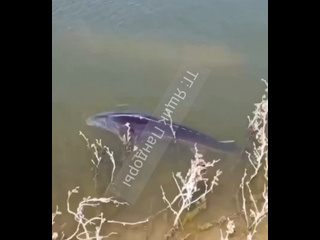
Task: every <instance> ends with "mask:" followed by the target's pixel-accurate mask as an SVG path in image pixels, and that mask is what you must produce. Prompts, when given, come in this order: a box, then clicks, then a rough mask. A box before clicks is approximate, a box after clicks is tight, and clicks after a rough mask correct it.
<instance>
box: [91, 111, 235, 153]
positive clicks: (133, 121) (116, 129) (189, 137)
mask: <svg viewBox="0 0 320 240" xmlns="http://www.w3.org/2000/svg"><path fill="white" fill-rule="evenodd" d="M86 123H87V125H89V126H95V127H99V128H102V129H104V130H106V131H109V132H112V133H114V134H116V135H117V136H118V137H119V138H120V139H121V140H122V141H125V139H124V138H125V136H126V133H128V134H130V141H131V143H132V144H133V145H135V144H136V141H137V139H138V138H140V137H141V138H143V137H148V136H150V131H149V130H148V129H151V128H149V127H152V128H153V127H158V128H159V129H161V130H162V131H163V132H164V133H163V139H168V140H174V141H175V142H179V143H182V144H184V145H187V146H189V147H190V148H194V144H195V143H197V146H198V147H200V148H201V147H202V148H206V149H209V150H211V151H215V152H222V153H237V152H239V150H240V149H239V148H238V147H237V145H236V143H235V141H219V140H217V139H214V138H213V137H211V136H209V135H207V134H205V133H202V132H200V131H197V130H195V129H192V128H190V127H187V126H185V125H182V124H178V123H175V122H172V123H171V124H170V122H169V123H167V124H164V123H163V121H161V119H159V118H156V117H154V116H152V115H150V114H147V113H138V112H123V113H122V112H120V113H119V112H103V113H99V114H96V115H94V116H91V117H89V118H88V119H87V120H86ZM147 125H148V128H146V126H147ZM127 140H128V139H127Z"/></svg>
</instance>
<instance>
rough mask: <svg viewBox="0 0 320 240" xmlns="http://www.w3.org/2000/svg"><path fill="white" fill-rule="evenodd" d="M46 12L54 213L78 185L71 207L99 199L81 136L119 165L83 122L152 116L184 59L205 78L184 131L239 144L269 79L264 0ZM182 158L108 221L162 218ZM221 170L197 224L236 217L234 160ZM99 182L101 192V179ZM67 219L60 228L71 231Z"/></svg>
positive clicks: (84, 4) (67, 7)
mask: <svg viewBox="0 0 320 240" xmlns="http://www.w3.org/2000/svg"><path fill="white" fill-rule="evenodd" d="M52 4H53V19H52V21H53V41H52V46H53V49H52V70H53V83H52V86H53V93H52V100H53V103H52V104H53V105H52V113H53V125H52V148H53V156H52V168H53V169H52V181H53V183H52V200H53V201H52V206H53V208H55V206H56V205H59V206H60V208H61V210H62V211H64V212H65V211H66V209H65V207H66V199H67V192H68V190H71V189H73V188H74V187H76V186H80V193H79V196H78V197H75V199H74V200H72V201H71V202H72V203H73V202H77V201H78V200H79V198H80V197H83V196H88V195H90V196H96V195H97V190H96V189H95V187H94V182H93V180H92V179H93V175H94V174H93V172H92V171H91V168H92V164H91V162H90V159H91V158H92V152H91V151H89V150H88V149H87V148H86V142H85V141H84V139H83V138H82V137H81V136H79V131H82V132H83V133H84V134H85V135H86V136H87V137H89V139H90V140H91V141H93V140H94V139H95V138H102V139H103V142H104V144H105V145H107V146H109V147H110V148H111V149H112V150H114V151H115V156H116V157H118V156H119V155H120V153H119V149H120V148H119V146H120V145H121V143H120V141H119V140H118V139H117V138H115V137H114V136H113V135H111V134H108V133H107V132H102V131H97V130H94V129H92V128H90V127H88V126H86V125H85V119H86V118H87V117H88V116H90V115H93V114H95V113H98V112H102V111H110V110H115V109H116V105H117V104H129V108H128V109H130V110H140V111H147V112H151V113H152V112H153V111H154V109H155V108H156V107H157V105H158V103H159V101H160V99H161V98H162V96H163V95H164V93H165V91H166V89H167V87H168V85H169V83H170V81H172V80H173V78H174V76H175V74H176V72H177V70H178V68H179V67H180V65H181V64H182V63H183V61H184V59H185V58H186V57H189V58H192V59H194V60H195V61H197V62H199V63H201V64H202V65H203V66H205V67H207V68H209V69H210V70H211V74H210V76H209V78H208V79H207V81H206V83H205V85H204V87H203V88H202V90H201V93H200V94H199V96H198V98H197V100H196V101H195V103H194V105H193V106H192V108H191V109H190V111H189V113H188V115H187V116H186V118H185V119H184V121H183V123H184V124H185V125H188V126H190V127H193V128H195V129H197V130H200V131H202V132H205V133H208V134H210V135H212V136H214V137H217V138H219V139H221V140H224V139H226V140H229V139H235V140H236V141H237V142H238V144H239V145H240V146H243V145H244V143H245V130H246V127H247V115H248V114H250V113H251V111H252V110H253V103H255V102H257V101H259V100H260V98H261V95H262V94H263V85H262V84H261V82H260V79H261V78H267V77H268V75H267V67H268V65H267V35H268V29H267V1H266V0H260V1H249V0H242V1H232V0H229V1H209V0H207V1H204V0H202V1H191V0H189V1H147V0H143V1H136V2H134V1H101V0H99V1H82V0H81V1H71V0H70V1H69V0H68V1H67V0H64V1H62V0H55V1H52ZM188 154H189V153H187V152H185V151H184V152H180V153H179V154H178V155H174V154H172V155H169V157H168V159H165V160H164V161H161V162H160V164H159V169H158V171H156V173H155V174H154V175H152V178H151V180H150V183H149V185H148V186H147V188H146V189H145V191H144V192H143V193H142V195H141V199H140V200H139V201H138V203H137V205H136V206H135V207H134V208H130V207H129V208H125V209H122V211H121V210H120V211H119V213H115V215H114V218H118V219H124V220H128V221H129V220H138V219H139V218H143V217H145V216H148V215H149V214H150V213H153V212H155V211H156V210H157V209H160V208H161V207H162V206H163V202H162V201H161V199H160V197H161V191H160V188H159V187H158V185H159V183H160V184H163V185H164V187H166V189H168V190H167V191H168V193H169V194H170V193H172V194H173V193H174V189H175V187H174V185H173V182H172V179H171V177H170V176H171V171H172V170H173V169H175V171H178V169H179V168H180V167H182V168H183V167H185V166H184V164H185V163H184V161H185V162H189V160H190V157H189V156H190V155H188ZM188 157H189V158H188ZM225 162H226V163H225V164H222V165H221V168H223V169H224V171H225V175H224V176H223V178H222V179H221V186H219V188H218V189H217V190H216V194H215V196H216V197H215V198H213V200H212V201H211V203H212V206H211V208H209V210H208V211H209V212H210V214H209V215H207V216H203V219H202V220H203V221H204V220H205V218H208V216H210V217H211V218H219V217H220V215H221V214H225V212H232V211H234V209H235V205H234V202H233V200H231V197H230V196H232V194H233V192H234V191H233V190H234V188H233V186H236V185H237V184H238V183H236V181H238V180H239V176H240V175H241V174H240V172H241V171H242V169H240V170H239V171H238V173H239V174H237V171H236V172H232V173H230V172H229V171H230V169H232V159H231V160H230V159H229V160H226V161H225ZM103 167H105V166H104V165H103V166H102V168H103ZM106 171H107V170H106ZM100 175H101V176H99V177H100V182H103V183H105V182H106V181H107V180H106V176H103V173H100ZM100 191H101V190H100ZM159 199H160V200H159ZM106 211H108V209H107V210H106ZM200 219H201V218H200ZM71 220H72V217H70V218H68V217H62V219H60V220H58V221H59V223H60V224H63V223H65V222H67V226H68V227H69V228H72V224H71V223H69V221H71ZM158 221H160V223H159V224H160V225H161V220H158ZM68 227H66V229H67V228H68ZM117 227H118V226H117ZM115 228H116V227H115ZM153 228H154V227H153ZM65 231H67V230H65ZM159 231H160V230H159ZM160 232H161V231H160ZM137 234H138V233H137ZM132 236H133V235H131V237H132ZM123 239H126V238H125V237H124V238H123ZM130 239H133V237H132V238H130ZM137 239H141V238H139V237H137Z"/></svg>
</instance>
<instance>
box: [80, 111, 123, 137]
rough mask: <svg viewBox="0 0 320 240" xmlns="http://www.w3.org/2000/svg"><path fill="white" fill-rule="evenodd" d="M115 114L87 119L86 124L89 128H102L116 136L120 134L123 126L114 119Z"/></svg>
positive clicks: (99, 115) (97, 115) (110, 113)
mask: <svg viewBox="0 0 320 240" xmlns="http://www.w3.org/2000/svg"><path fill="white" fill-rule="evenodd" d="M113 115H114V112H103V113H99V114H96V115H93V116H91V117H89V118H87V120H86V123H87V125H89V126H94V127H98V128H102V129H104V130H107V131H109V132H112V133H114V134H117V135H118V134H119V130H120V128H121V124H120V123H119V122H117V121H115V119H114V118H113Z"/></svg>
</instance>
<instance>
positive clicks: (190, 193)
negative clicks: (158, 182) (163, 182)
mask: <svg viewBox="0 0 320 240" xmlns="http://www.w3.org/2000/svg"><path fill="white" fill-rule="evenodd" d="M194 147H195V156H194V157H195V159H191V167H190V169H189V171H188V172H187V174H186V176H185V177H182V175H181V172H178V173H176V174H174V173H172V177H173V179H174V181H175V184H176V187H177V188H178V191H179V193H178V195H177V196H176V197H174V199H173V200H172V201H169V200H168V199H167V197H166V194H165V191H164V189H163V188H162V186H161V191H162V198H163V200H164V201H165V202H166V203H167V205H168V208H169V209H170V210H171V211H172V212H173V214H174V215H175V220H174V222H173V226H174V227H177V226H178V225H179V223H180V217H181V214H182V213H183V212H184V211H185V210H189V209H190V207H191V205H193V204H194V203H197V202H198V201H199V200H205V197H206V195H207V194H208V193H209V192H212V191H213V187H214V186H215V185H218V181H219V176H220V175H221V173H222V171H221V170H217V171H216V174H215V176H214V177H213V179H212V180H211V181H209V179H208V178H206V177H205V174H206V172H207V169H208V168H211V167H214V165H215V164H216V163H217V162H219V160H213V161H212V162H207V161H205V160H204V159H203V155H202V154H200V153H199V152H198V149H197V145H196V144H195V146H194ZM200 182H202V183H204V186H205V189H204V191H203V193H202V194H201V195H200V196H199V197H197V198H194V194H195V193H196V192H198V191H199V190H200V189H199V187H198V186H199V183H200ZM175 203H179V208H178V209H176V210H175V209H174V207H173V204H175Z"/></svg>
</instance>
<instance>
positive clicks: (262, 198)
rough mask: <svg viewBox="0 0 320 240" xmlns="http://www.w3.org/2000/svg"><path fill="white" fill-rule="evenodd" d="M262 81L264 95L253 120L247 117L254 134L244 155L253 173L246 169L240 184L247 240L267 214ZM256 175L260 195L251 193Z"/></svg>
mask: <svg viewBox="0 0 320 240" xmlns="http://www.w3.org/2000/svg"><path fill="white" fill-rule="evenodd" d="M262 81H263V82H264V83H265V85H266V89H265V92H266V93H265V94H264V95H263V96H262V100H261V102H259V103H256V104H255V109H254V111H253V118H250V117H248V119H249V128H250V129H251V131H252V132H253V133H254V136H253V138H254V139H253V150H252V152H246V153H247V155H248V159H249V162H250V167H251V168H252V170H253V173H252V174H251V175H249V174H248V173H247V172H248V169H245V171H244V175H243V177H242V181H241V184H240V190H241V196H242V211H243V215H244V218H245V221H246V225H247V230H248V234H247V240H252V239H253V236H254V235H255V234H256V232H257V227H258V226H259V224H260V223H261V221H262V220H263V219H264V218H266V217H267V214H268V137H267V124H268V97H267V93H268V82H267V81H265V80H264V79H262ZM258 174H262V177H263V178H264V185H263V191H262V193H261V194H258V195H257V194H254V193H253V190H252V182H253V180H254V179H255V178H256V177H257V176H258ZM246 193H247V195H248V196H247V197H246ZM258 200H259V201H258ZM247 203H251V205H249V207H248V206H247Z"/></svg>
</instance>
